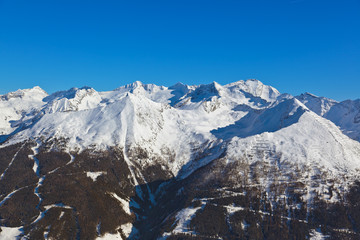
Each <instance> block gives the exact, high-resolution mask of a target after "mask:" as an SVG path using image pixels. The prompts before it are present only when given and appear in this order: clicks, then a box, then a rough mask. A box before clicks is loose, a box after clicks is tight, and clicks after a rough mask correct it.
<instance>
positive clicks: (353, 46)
mask: <svg viewBox="0 0 360 240" xmlns="http://www.w3.org/2000/svg"><path fill="white" fill-rule="evenodd" d="M248 78H256V79H259V80H261V81H262V82H264V83H265V84H269V85H272V86H274V87H275V88H277V89H278V90H279V91H281V92H288V93H290V94H293V95H297V94H300V93H302V92H305V91H308V92H311V93H314V94H316V95H320V96H327V97H330V98H334V99H336V100H345V99H348V98H351V99H355V98H360V1H359V0H327V1H325V0H323V1H321V0H274V1H270V0H263V1H260V0H234V1H230V0H216V1H215V0H204V1H200V0H191V1H188V0H181V1H178V0H164V1H156V0H154V1H137V0H127V1H120V0H118V1H115V0H114V1H108V0H101V1H100V0H98V1H93V0H86V1H85V0H84V1H79V0H71V1H68V0H31V1H29V0H0V94H4V93H6V92H9V91H14V90H17V89H18V88H29V87H32V86H35V85H39V86H40V87H42V88H43V89H45V90H46V91H48V92H49V93H52V92H54V91H57V90H65V89H68V88H70V87H73V86H76V87H82V86H85V85H86V86H91V87H93V88H95V89H96V90H99V91H103V90H112V89H114V88H116V87H119V86H122V85H124V84H127V83H131V82H134V81H136V80H140V81H142V82H144V83H155V84H158V85H165V86H170V85H173V84H175V83H176V82H183V83H186V84H202V83H210V82H212V81H216V82H219V83H220V84H226V83H229V82H233V81H237V80H240V79H248Z"/></svg>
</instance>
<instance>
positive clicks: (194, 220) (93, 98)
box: [0, 79, 360, 239]
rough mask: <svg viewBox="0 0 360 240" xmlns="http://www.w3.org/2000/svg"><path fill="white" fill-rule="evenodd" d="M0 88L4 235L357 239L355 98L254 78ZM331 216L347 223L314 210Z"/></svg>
mask: <svg viewBox="0 0 360 240" xmlns="http://www.w3.org/2000/svg"><path fill="white" fill-rule="evenodd" d="M6 96H7V97H2V96H1V101H0V107H1V109H2V110H3V111H2V112H3V113H9V114H7V115H6V114H3V116H2V118H0V127H1V129H2V133H1V136H0V137H1V139H2V141H1V143H0V172H1V173H2V175H1V179H0V189H1V190H0V225H1V226H0V227H1V229H3V231H9V232H13V233H14V234H15V233H16V234H17V235H19V234H20V236H21V237H23V238H24V239H44V238H45V239H47V238H49V239H51V238H54V239H63V238H78V239H79V238H80V239H96V238H99V239H100V238H101V237H105V236H106V238H108V239H111V237H113V238H118V239H127V238H128V239H182V237H184V238H185V239H187V238H186V237H188V238H189V239H192V235H193V236H194V239H196V238H200V239H208V238H212V237H216V236H218V237H222V238H225V239H243V238H244V239H245V238H249V237H251V238H255V239H276V238H272V237H270V236H271V234H270V232H271V231H270V232H269V231H268V230H269V228H271V227H270V226H273V227H274V229H276V230H274V231H276V232H279V234H280V235H282V236H283V239H288V238H289V239H290V238H298V239H308V238H311V237H312V236H315V235H316V236H323V237H325V236H326V235H331V236H333V237H335V236H337V237H338V236H340V235H341V234H347V235H346V236H347V237H349V238H350V239H351V237H352V236H355V237H358V236H359V234H358V232H357V231H358V230H357V229H358V228H357V227H356V226H357V224H359V226H360V219H359V221H357V220H356V216H355V215H354V214H357V213H360V209H357V208H356V206H357V205H354V204H353V203H354V202H355V201H357V199H358V198H357V197H356V196H358V195H357V194H358V192H359V196H360V191H359V189H360V186H358V185H357V181H359V180H360V179H359V177H358V176H359V173H360V142H359V139H360V138H359V136H360V124H359V122H360V121H357V119H358V118H359V119H360V117H358V116H360V113H359V112H360V104H359V101H358V100H354V101H344V102H336V101H334V100H331V99H327V98H322V97H317V96H315V95H312V94H308V93H305V94H303V95H300V96H296V97H294V96H291V95H289V94H281V93H280V92H279V91H278V90H276V89H275V88H273V87H271V86H267V85H264V84H263V83H261V82H260V81H258V80H254V79H250V80H247V81H238V82H235V83H230V84H226V85H223V86H222V85H220V84H218V83H216V82H213V83H210V84H202V85H192V86H189V85H184V84H181V83H178V84H175V85H174V86H171V87H164V86H156V85H154V84H143V83H141V82H139V81H137V82H135V83H133V84H128V85H125V86H122V87H119V88H117V89H115V90H113V91H106V92H98V91H96V90H94V89H93V88H91V87H83V88H71V89H69V90H66V91H59V92H56V93H53V94H51V95H48V94H47V93H46V92H44V91H43V90H41V89H40V88H39V87H35V88H33V89H30V90H18V91H17V92H16V93H13V94H8V95H6ZM19 106H20V107H19ZM0 116H1V115H0ZM8 156H10V158H9V157H8ZM19 173H20V174H19ZM74 195H79V197H78V198H77V197H74ZM25 198H28V199H29V201H26V204H24V202H23V201H24V200H23V201H21V200H19V199H25ZM359 199H360V198H359ZM343 203H344V204H345V203H346V204H345V205H341V204H343ZM107 205H108V206H111V211H107V210H106V207H105V206H107ZM321 206H322V207H321ZM341 209H343V210H341ZM344 209H345V210H344ZM115 213H116V214H117V215H116V216H119V217H117V218H116V221H112V220H113V219H114V215H113V214H115ZM333 213H336V214H338V215H339V216H341V217H344V218H346V219H348V220H346V221H345V220H344V221H343V222H342V224H344V226H342V225H341V226H340V225H338V223H334V222H332V221H333V218H330V217H329V219H326V220H325V219H321V218H320V216H321V215H322V216H330V215H331V214H333ZM208 215H210V216H214V217H215V216H216V218H214V219H213V222H218V223H219V225H216V226H214V225H212V224H213V223H212V222H209V221H208V220H207V218H208V217H209V216H208ZM265 216H269V219H267V218H265ZM254 219H257V220H256V222H253V221H254ZM349 219H352V220H349ZM354 219H355V220H354ZM222 221H225V222H223V224H220V223H222ZM269 221H270V222H269ZM272 221H275V222H272ZM204 224H205V227H204ZM324 224H325V227H321V226H324ZM209 226H212V227H210V228H209ZM246 226H249V227H246ZM291 226H293V227H291ZM294 226H296V227H294ZM6 227H11V228H6ZM295 228H298V229H304V231H303V232H301V231H297V230H296V229H295ZM149 229H152V231H149ZM319 229H320V230H319ZM338 229H345V230H344V231H345V233H344V232H341V231H340V232H339V231H338ZM359 229H360V228H359ZM269 234H270V235H269ZM339 234H340V235H339ZM44 236H47V237H44ZM255 236H259V237H255ZM261 236H262V237H261ZM14 237H15V235H14Z"/></svg>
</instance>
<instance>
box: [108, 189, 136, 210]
mask: <svg viewBox="0 0 360 240" xmlns="http://www.w3.org/2000/svg"><path fill="white" fill-rule="evenodd" d="M108 194H110V196H112V197H113V198H115V199H116V200H118V201H119V202H120V203H121V205H122V207H123V210H124V211H125V212H126V213H127V214H129V215H130V214H131V212H130V206H129V201H126V200H124V199H122V198H121V197H119V196H118V195H117V194H116V193H108Z"/></svg>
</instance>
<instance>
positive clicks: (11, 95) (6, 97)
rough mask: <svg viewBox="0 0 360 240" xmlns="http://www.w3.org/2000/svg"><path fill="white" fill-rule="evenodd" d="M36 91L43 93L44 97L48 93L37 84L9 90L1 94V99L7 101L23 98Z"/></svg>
mask: <svg viewBox="0 0 360 240" xmlns="http://www.w3.org/2000/svg"><path fill="white" fill-rule="evenodd" d="M34 92H37V94H39V93H40V94H42V97H45V96H46V95H48V94H47V93H46V92H45V91H44V90H43V89H42V88H41V87H39V86H35V87H32V88H26V89H18V90H16V91H14V92H9V93H7V94H4V95H0V99H1V100H5V101H7V100H9V99H12V98H22V97H24V96H25V95H26V96H28V95H31V94H32V93H34Z"/></svg>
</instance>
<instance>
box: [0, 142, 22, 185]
mask: <svg viewBox="0 0 360 240" xmlns="http://www.w3.org/2000/svg"><path fill="white" fill-rule="evenodd" d="M26 143H27V142H25V143H24V144H23V145H22V146H21V147H20V148H19V150H18V151H17V152H16V153H15V154H14V156H13V158H12V159H11V161H10V163H9V165H8V166H7V168H6V169H5V170H4V172H3V173H2V174H1V176H0V180H2V179H3V178H4V176H5V173H6V172H7V170H8V169H9V168H10V167H11V165H12V164H13V162H14V160H15V158H16V157H17V155H18V153H19V152H20V150H21V149H22V148H23V147H24V145H25V144H26Z"/></svg>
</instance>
